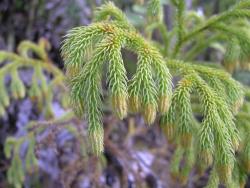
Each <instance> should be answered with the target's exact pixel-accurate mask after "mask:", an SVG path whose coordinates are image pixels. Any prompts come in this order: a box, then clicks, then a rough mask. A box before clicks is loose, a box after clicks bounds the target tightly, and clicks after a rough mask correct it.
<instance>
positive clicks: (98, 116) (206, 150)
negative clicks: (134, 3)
mask: <svg viewBox="0 0 250 188" xmlns="http://www.w3.org/2000/svg"><path fill="white" fill-rule="evenodd" d="M171 2H172V4H173V6H174V7H175V8H176V17H175V18H176V19H175V20H174V23H175V26H174V28H173V30H171V31H169V30H168V29H167V28H166V26H165V24H164V23H163V19H162V5H161V3H160V1H158V0H152V1H150V3H149V4H148V5H149V6H148V14H147V15H148V19H147V22H148V27H147V28H146V35H147V36H146V38H147V39H145V38H144V37H143V36H142V35H141V34H140V33H138V32H137V31H136V29H135V28H134V27H133V26H132V25H131V24H130V23H129V21H128V20H127V19H126V16H125V15H124V14H123V13H122V11H121V10H119V9H118V8H117V7H115V6H114V4H113V3H106V4H104V5H103V6H101V7H100V8H99V9H97V11H96V13H95V19H94V22H93V23H92V24H90V25H89V26H81V27H76V28H74V29H72V30H70V31H69V32H68V34H67V35H66V36H65V39H64V42H63V45H62V56H63V57H64V60H65V67H66V70H67V72H69V73H71V74H69V75H68V82H69V87H70V96H71V101H72V103H73V104H74V106H76V111H77V112H78V114H79V112H80V114H81V115H82V117H83V116H84V117H86V119H87V121H88V126H89V136H90V139H91V142H92V145H93V151H94V152H95V153H96V154H97V155H99V154H100V153H101V152H103V150H104V147H103V134H104V132H103V127H102V105H103V104H102V103H103V98H104V97H103V94H102V93H103V91H102V90H103V89H102V85H101V83H102V78H103V77H102V71H103V66H104V63H106V62H107V64H108V71H107V85H108V93H109V94H108V96H109V97H110V98H111V101H112V108H113V111H114V113H115V114H116V115H117V116H118V118H120V119H123V118H125V117H126V115H127V114H128V111H129V109H131V111H132V112H134V113H136V112H140V113H141V114H142V116H143V118H144V120H145V123H146V124H152V123H153V122H154V121H155V119H156V116H157V114H159V116H160V124H161V127H162V129H163V130H164V132H165V133H166V135H167V136H168V139H169V140H171V141H172V142H175V143H176V144H177V148H178V149H177V151H176V152H177V154H176V155H178V156H179V155H180V154H179V153H184V152H187V151H190V150H191V151H193V153H194V155H190V156H189V155H188V156H187V157H185V159H186V167H184V168H181V169H180V168H179V165H180V162H181V160H182V157H180V160H178V158H176V159H175V160H174V161H173V163H174V164H173V169H174V171H175V172H177V171H178V173H175V174H178V175H180V177H181V179H182V180H183V181H184V180H185V178H187V176H188V174H189V172H190V170H191V169H192V168H191V167H192V166H193V164H194V161H195V160H194V159H195V158H197V159H198V161H199V162H198V163H199V164H198V166H200V168H201V169H203V170H204V169H206V168H207V167H208V166H210V165H212V166H213V172H212V174H213V175H212V176H211V178H212V179H211V181H213V182H215V183H214V184H213V185H215V184H216V185H218V183H219V182H220V183H222V184H225V185H229V184H230V182H232V178H231V177H232V176H233V175H232V173H233V171H234V168H235V165H234V164H235V161H236V158H235V157H236V156H235V152H236V151H237V149H238V146H239V144H240V143H241V139H240V134H239V128H238V127H237V126H236V125H235V121H234V120H235V117H234V115H237V113H238V112H239V109H240V107H241V106H242V104H243V101H244V91H243V90H244V89H243V86H242V85H241V84H240V83H239V82H237V81H235V80H234V79H233V78H232V77H231V75H230V74H228V73H227V72H225V71H223V69H221V68H212V67H209V66H206V65H198V64H196V63H195V57H196V56H197V55H198V54H200V53H202V50H204V49H206V48H208V47H209V46H211V44H212V43H213V42H215V41H216V42H217V41H223V42H226V44H227V45H229V48H228V50H231V51H233V52H234V53H236V51H237V50H235V49H232V47H233V48H235V45H234V44H232V43H234V42H235V41H236V42H237V43H238V47H237V48H239V51H240V53H241V54H242V55H241V57H242V56H247V57H248V55H249V54H250V53H249V49H250V40H249V37H248V35H247V34H245V32H246V31H245V30H244V29H239V28H237V27H238V25H239V22H240V20H244V19H247V18H249V17H250V10H249V8H250V1H247V0H245V1H240V2H239V3H237V4H236V5H235V6H233V7H232V8H231V9H230V10H229V11H227V12H224V13H221V14H219V15H215V16H213V17H211V18H208V19H205V18H202V17H200V16H199V15H196V14H195V13H193V12H192V14H191V13H190V14H189V12H188V11H187V10H186V7H185V1H182V0H172V1H171ZM153 17H154V18H156V19H153ZM187 24H188V25H187ZM155 29H159V31H160V33H161V34H162V36H163V37H162V41H163V44H162V43H159V42H152V41H151V40H150V38H151V36H152V32H153V31H154V30H155ZM211 33H213V34H211ZM201 39H203V40H201ZM229 39H230V40H229ZM158 43H159V44H158ZM230 45H231V47H230ZM190 46H191V49H190V50H187V47H189V48H190ZM184 47H186V48H184ZM123 48H124V49H127V50H130V51H133V52H134V53H136V54H137V64H136V65H137V69H136V72H135V74H134V75H133V77H132V78H131V79H128V78H127V76H126V69H125V66H124V63H125V62H123V59H122V55H121V49H123ZM86 49H91V51H90V52H87V50H86ZM227 54H228V55H225V60H224V63H225V64H227V63H230V62H231V61H233V62H236V60H237V57H238V55H237V54H232V53H230V52H227ZM229 69H230V70H231V68H229ZM170 70H171V73H172V74H173V75H174V76H178V77H179V78H180V80H179V81H178V83H177V84H175V83H173V82H172V76H171V74H170ZM230 72H231V71H230ZM173 85H175V87H174V88H173V87H172V86H173ZM172 93H173V94H172ZM192 97H195V98H196V99H197V101H198V103H194V102H192V100H191V98H192ZM195 107H198V108H199V110H200V113H198V114H201V115H202V117H203V118H202V120H201V121H198V120H197V118H196V115H195V114H197V112H196V111H195ZM179 147H180V148H179ZM179 171H180V172H179ZM184 176H186V177H184ZM217 178H218V179H219V181H217V180H216V181H215V179H217ZM184 182H186V181H184ZM210 184H211V183H209V184H208V186H209V185H210ZM211 185H212V184H211ZM210 187H212V186H210Z"/></svg>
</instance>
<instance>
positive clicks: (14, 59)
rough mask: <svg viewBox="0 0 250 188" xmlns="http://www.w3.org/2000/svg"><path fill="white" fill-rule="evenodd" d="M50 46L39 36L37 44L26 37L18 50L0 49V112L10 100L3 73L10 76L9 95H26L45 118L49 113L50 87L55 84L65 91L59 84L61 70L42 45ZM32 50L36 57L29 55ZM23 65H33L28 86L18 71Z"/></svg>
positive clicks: (30, 66) (51, 94)
mask: <svg viewBox="0 0 250 188" xmlns="http://www.w3.org/2000/svg"><path fill="white" fill-rule="evenodd" d="M49 47H50V45H49V43H48V41H47V40H45V39H40V41H39V43H38V44H35V43H32V42H30V41H23V42H21V43H20V45H19V46H18V50H17V51H18V54H15V53H12V52H6V51H0V60H1V61H0V62H1V63H2V62H7V63H6V64H4V66H2V67H1V69H0V75H1V76H0V89H1V92H0V96H1V99H0V114H1V115H4V114H5V108H7V107H8V106H9V104H10V98H9V94H8V89H7V88H6V86H5V77H6V76H7V75H10V76H11V84H10V95H11V96H12V98H13V99H16V100H17V99H22V98H24V97H25V96H26V94H27V95H28V97H30V99H31V100H32V101H34V102H36V103H37V107H38V109H40V110H43V109H42V107H43V105H45V108H44V109H45V110H44V114H45V116H46V117H47V118H48V119H49V118H51V117H52V116H53V112H52V109H51V103H52V97H53V90H52V89H53V87H55V86H56V87H59V88H60V89H61V90H62V91H65V87H64V86H63V85H62V82H63V80H64V75H63V73H62V72H61V71H60V70H59V69H58V68H57V67H56V66H55V65H53V64H52V63H51V62H50V60H49V58H48V56H47V52H46V49H48V48H49ZM33 54H35V55H36V56H38V57H39V59H35V58H33V57H32V56H31V55H33ZM23 68H31V69H33V75H32V83H31V86H30V87H29V86H26V85H25V84H24V82H23V81H22V79H21V78H20V75H19V70H21V69H23ZM45 73H47V74H51V75H52V76H53V80H52V81H51V83H48V82H47V79H46V76H45Z"/></svg>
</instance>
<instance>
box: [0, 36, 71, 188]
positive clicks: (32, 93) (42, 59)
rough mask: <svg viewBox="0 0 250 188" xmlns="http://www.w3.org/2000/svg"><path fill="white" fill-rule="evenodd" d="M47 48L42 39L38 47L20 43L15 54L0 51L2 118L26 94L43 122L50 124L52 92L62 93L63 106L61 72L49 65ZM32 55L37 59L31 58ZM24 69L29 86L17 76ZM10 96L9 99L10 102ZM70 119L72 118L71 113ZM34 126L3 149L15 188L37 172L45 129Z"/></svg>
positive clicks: (24, 42) (10, 181)
mask: <svg viewBox="0 0 250 188" xmlns="http://www.w3.org/2000/svg"><path fill="white" fill-rule="evenodd" d="M48 48H49V43H48V42H47V41H46V40H45V39H40V40H39V42H38V44H35V43H32V42H30V41H23V42H21V43H20V45H19V46H18V54H15V53H12V52H6V51H0V59H1V62H7V63H5V64H3V66H2V67H1V68H0V75H1V76H0V115H1V116H3V115H5V109H6V108H8V106H9V105H10V102H12V101H11V100H12V98H13V99H15V100H20V99H23V98H24V97H26V94H27V97H29V98H30V100H31V101H33V102H34V104H36V105H37V108H38V110H39V111H40V112H41V113H43V114H44V116H45V118H47V119H50V120H53V115H54V112H53V111H52V99H53V97H54V91H55V88H59V89H60V90H61V91H62V93H63V96H64V97H61V100H60V102H61V103H62V102H63V103H65V101H64V99H65V96H66V92H65V90H66V87H65V85H64V83H63V81H64V79H65V77H64V75H63V73H62V72H61V70H59V69H58V68H57V67H56V66H55V65H53V64H52V63H51V62H50V60H49V58H48V56H47V52H46V49H48ZM33 54H35V55H36V56H37V57H38V58H39V59H36V58H33V57H32V55H33ZM24 68H26V69H27V68H28V69H33V75H32V80H31V85H30V86H28V85H26V84H24V82H23V81H22V79H21V78H20V76H19V72H20V71H21V70H22V69H24ZM45 73H47V74H51V75H52V76H53V79H52V81H50V82H47V79H46V76H45ZM7 75H10V76H11V83H10V88H9V90H8V88H6V86H5V77H6V76H7ZM9 92H10V94H9ZM9 95H11V96H12V98H11V99H10V97H9ZM66 97H67V96H66ZM64 106H65V107H66V108H68V104H64ZM70 117H74V116H73V114H72V113H71V115H70ZM61 118H63V117H61ZM57 121H58V120H57ZM51 123H52V122H51ZM55 123H56V122H55ZM36 125H37V122H30V125H28V126H27V132H28V135H25V136H22V137H19V138H14V137H8V138H7V139H6V142H5V145H4V153H5V156H6V157H7V158H11V159H12V160H11V164H10V167H9V169H8V172H7V179H8V182H9V183H10V184H12V185H13V186H14V187H16V188H19V187H20V188H21V187H22V184H23V182H24V180H25V177H26V173H32V172H35V171H37V165H38V164H37V158H36V156H35V147H36V136H37V134H39V133H41V132H42V131H44V130H45V129H46V128H47V126H44V127H43V128H39V129H38V128H37V127H35V126H36ZM25 143H26V144H28V146H27V152H26V154H25V160H24V161H22V160H21V156H20V151H21V146H22V145H23V144H25Z"/></svg>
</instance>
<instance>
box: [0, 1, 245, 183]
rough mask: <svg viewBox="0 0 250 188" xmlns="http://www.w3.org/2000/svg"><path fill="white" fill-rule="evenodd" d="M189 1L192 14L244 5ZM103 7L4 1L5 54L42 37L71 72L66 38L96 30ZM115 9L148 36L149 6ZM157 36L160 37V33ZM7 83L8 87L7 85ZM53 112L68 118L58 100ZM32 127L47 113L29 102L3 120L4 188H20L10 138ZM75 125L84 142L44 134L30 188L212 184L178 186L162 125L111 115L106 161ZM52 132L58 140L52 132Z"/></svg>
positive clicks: (25, 74) (1, 32) (0, 24)
mask: <svg viewBox="0 0 250 188" xmlns="http://www.w3.org/2000/svg"><path fill="white" fill-rule="evenodd" d="M163 1H164V21H165V23H166V25H167V26H168V27H169V28H171V27H172V24H173V23H172V22H171V20H172V18H173V14H172V12H173V7H172V6H170V5H169V2H168V0H163ZM185 1H186V4H187V8H188V9H192V10H194V11H197V12H198V13H199V14H201V15H206V16H211V15H213V14H217V13H220V12H222V11H224V10H227V9H228V8H229V7H230V6H231V5H233V4H234V3H235V2H237V0H185ZM104 2H105V1H103V0H96V1H95V0H1V1H0V50H6V51H9V52H17V46H18V44H19V43H20V42H21V41H23V40H30V41H33V42H35V43H37V42H38V41H39V39H40V38H45V39H46V40H47V41H49V43H50V45H51V47H50V50H48V57H49V59H50V60H51V61H52V62H53V64H54V65H56V67H57V68H59V69H60V70H61V71H64V70H63V61H62V58H61V56H60V45H61V42H62V39H63V36H64V35H65V34H66V32H67V31H68V30H69V29H71V28H73V27H76V26H81V25H88V24H89V23H91V21H92V18H93V12H94V10H95V8H96V7H98V6H100V5H101V4H103V3H104ZM113 2H114V3H115V4H116V5H117V6H118V7H120V8H121V9H122V10H123V11H124V13H125V14H126V15H127V16H128V18H129V20H130V22H131V23H132V24H133V25H135V26H136V27H137V28H138V29H139V30H143V28H144V26H145V25H144V23H145V17H144V16H143V15H144V13H145V11H146V7H145V6H144V5H142V2H143V0H114V1H113ZM154 37H155V38H157V37H158V36H157V33H156V34H154ZM213 55H214V54H213ZM124 58H125V59H127V61H132V60H133V59H134V58H135V57H133V55H132V54H129V53H125V54H124ZM199 58H200V59H201V60H206V61H212V60H215V61H218V62H219V61H220V60H221V54H220V53H217V54H216V57H214V56H211V55H210V51H209V49H208V51H206V53H204V55H202V56H201V57H199ZM2 66H3V65H2V64H1V67H2ZM130 66H131V67H129V69H130V70H132V71H133V70H134V69H135V66H134V65H133V64H132V63H131V65H130ZM20 77H21V79H22V80H23V81H24V83H25V84H26V85H29V81H30V80H31V78H32V73H31V72H29V71H27V70H23V71H22V72H20ZM235 77H236V78H238V79H240V80H241V81H243V82H244V83H246V84H249V83H250V76H249V74H248V72H246V71H242V72H238V73H237V74H235ZM46 79H47V80H49V79H50V76H49V75H47V77H46ZM6 84H7V85H8V84H9V81H8V79H7V80H6ZM52 111H53V113H54V116H55V117H60V116H61V115H62V114H64V113H65V110H64V109H63V108H62V107H61V106H60V105H59V102H58V101H57V100H56V99H55V100H54V101H53V102H52ZM31 120H41V121H42V120H44V114H41V113H39V111H37V110H36V108H35V107H34V106H33V103H32V102H31V101H30V99H29V98H28V97H25V98H23V99H22V100H15V101H14V100H13V101H11V104H10V106H9V108H8V109H7V110H6V113H5V115H4V116H3V117H2V118H0V188H7V187H13V185H10V184H9V183H8V181H7V176H8V174H7V170H8V168H9V166H10V164H11V160H10V159H7V158H6V156H5V154H4V144H5V141H6V138H7V137H8V136H13V137H16V138H20V137H25V136H26V135H27V134H28V132H27V131H26V129H25V127H26V126H27V125H28V123H29V122H30V121H31ZM74 123H75V124H77V125H79V127H81V129H83V130H81V131H82V132H83V133H82V137H80V138H79V139H78V138H77V137H75V136H74V134H72V133H71V132H70V131H69V130H66V129H63V128H53V127H52V128H48V129H46V130H45V131H44V132H43V134H42V135H40V137H39V138H38V140H39V141H38V142H39V144H38V145H39V146H38V147H37V148H36V156H39V157H38V162H37V163H38V167H39V168H33V169H32V170H31V171H30V172H28V174H27V175H26V176H25V178H24V184H23V185H22V186H23V187H27V188H28V187H32V188H33V187H34V188H35V187H37V188H61V187H66V188H68V187H76V188H78V187H79V188H87V187H115V188H116V187H117V188H118V187H131V188H132V187H164V188H165V187H169V188H175V187H177V188H178V187H190V188H191V187H203V186H204V185H205V184H206V181H207V176H206V174H205V175H203V176H196V173H195V172H193V173H191V176H190V177H189V181H188V184H187V185H185V186H183V185H182V184H181V183H180V182H178V181H175V180H174V178H173V177H172V175H171V174H170V172H169V168H170V164H169V161H170V159H171V156H172V153H173V146H171V145H170V146H169V145H168V144H167V141H166V140H165V138H164V136H163V135H162V133H161V131H160V130H159V126H158V125H157V123H155V124H156V126H151V127H147V126H145V125H144V122H143V120H142V118H141V117H140V116H131V117H129V118H127V119H126V120H124V121H119V120H118V119H116V118H114V117H113V116H112V115H111V113H105V115H104V126H105V153H104V154H103V156H101V157H100V158H97V157H95V156H93V155H91V154H89V153H88V152H87V145H88V140H87V137H86V134H87V133H86V130H85V129H86V127H87V125H86V123H85V122H83V121H80V122H79V121H76V122H74ZM50 129H52V131H53V134H50V133H49V132H51V130H50ZM46 131H47V132H46ZM49 139H51V140H49ZM79 140H80V141H79ZM79 142H80V143H79ZM26 145H27V144H26ZM83 146H84V147H83ZM85 146H86V147H85ZM82 149H83V150H84V152H82ZM26 150H27V146H25V143H24V144H23V145H22V146H21V150H20V153H19V154H20V156H21V158H22V156H24V155H25V154H24V153H25V152H26ZM23 158H24V157H23ZM23 160H24V159H23ZM19 186H20V185H19ZM22 186H20V187H22Z"/></svg>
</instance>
